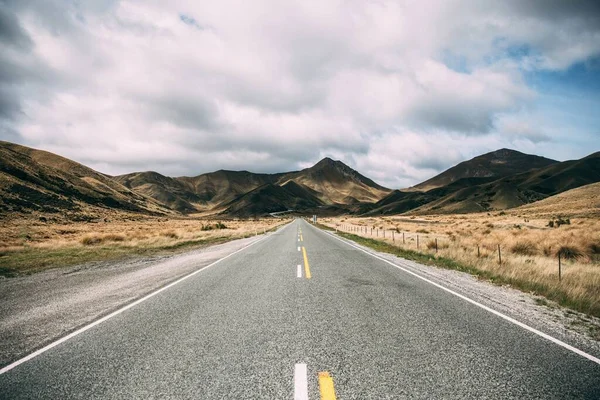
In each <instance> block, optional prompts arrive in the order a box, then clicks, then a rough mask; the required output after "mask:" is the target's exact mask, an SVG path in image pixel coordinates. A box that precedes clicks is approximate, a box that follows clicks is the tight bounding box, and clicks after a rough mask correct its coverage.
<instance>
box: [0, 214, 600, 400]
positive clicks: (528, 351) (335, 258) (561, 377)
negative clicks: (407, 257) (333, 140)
mask: <svg viewBox="0 0 600 400" xmlns="http://www.w3.org/2000/svg"><path fill="white" fill-rule="evenodd" d="M0 397H1V398H6V399H9V398H10V399H21V398H23V399H25V398H27V399H31V398H36V399H70V398H82V399H95V398H98V399H106V398H113V399H136V398H139V399H150V398H160V399H170V398H173V399H180V398H186V399H187V398H189V399H293V398H297V399H303V400H304V399H306V398H309V399H321V398H322V399H333V398H337V399H403V398H423V399H441V398H455V399H471V398H472V399H481V398H499V399H506V398H518V399H523V398H543V399H566V398H590V399H591V398H596V399H597V398H600V365H599V364H597V363H596V362H594V361H593V360H590V359H587V358H585V357H583V356H581V355H580V354H576V353H575V352H573V351H571V350H569V349H567V348H565V347H562V346H560V345H557V344H556V343H553V342H551V341H549V340H547V339H545V338H543V337H540V336H539V335H536V334H535V333H532V332H531V331H529V330H527V329H524V328H523V327H521V326H518V325H516V324H514V323H511V322H510V321H507V320H506V319H503V318H501V317H499V316H498V315H495V314H493V313H491V312H489V311H488V310H485V309H483V308H481V307H478V306H477V305H475V304H472V303H470V302H468V301H465V299H462V298H460V297H458V296H456V295H454V294H452V293H450V292H448V291H446V290H443V289H441V288H439V287H437V286H435V285H432V284H431V283H429V282H426V281H424V280H422V279H419V278H418V277H416V276H414V275H411V274H409V273H407V272H405V271H403V270H401V269H398V268H395V267H394V266H392V265H390V264H388V263H385V262H383V261H382V260H379V259H377V258H375V257H373V256H371V255H369V254H367V253H365V252H364V251H361V250H359V249H357V248H355V247H352V246H350V245H349V244H347V243H345V242H343V241H341V240H339V239H337V238H335V237H333V236H332V235H331V234H329V233H327V232H324V231H321V230H319V229H317V228H315V227H313V226H311V225H310V224H308V223H307V222H305V221H303V220H295V221H294V222H293V223H291V224H289V225H287V226H285V227H284V228H282V229H280V230H279V231H277V232H276V233H273V234H270V235H268V236H266V237H265V239H264V240H261V241H259V242H256V243H254V244H252V245H251V246H249V247H247V248H245V249H243V250H242V251H239V252H236V253H235V254H233V255H231V256H229V257H228V258H226V259H224V260H222V261H220V262H218V263H216V264H214V265H211V266H209V267H207V268H205V269H203V270H200V272H199V273H196V274H194V275H193V276H189V277H187V278H186V279H183V280H181V281H178V282H176V283H175V284H172V285H171V286H169V287H166V288H164V289H163V290H161V291H160V292H158V293H155V294H153V295H151V296H149V297H148V298H146V299H142V300H141V301H139V302H138V303H136V304H132V305H130V306H129V307H128V308H126V309H124V310H120V311H118V312H116V313H115V314H114V315H111V316H109V317H108V318H105V320H102V321H100V322H99V323H97V324H96V325H94V326H92V327H90V328H89V329H84V331H82V332H81V333H78V334H75V335H73V337H70V338H68V339H67V340H64V342H62V343H59V344H57V345H55V346H53V347H51V348H49V349H48V350H47V351H45V352H43V353H41V354H39V355H37V356H35V357H33V358H31V359H29V360H27V361H25V362H23V363H21V364H19V365H17V366H15V367H14V368H11V369H9V370H8V371H5V372H4V373H3V374H2V375H0Z"/></svg>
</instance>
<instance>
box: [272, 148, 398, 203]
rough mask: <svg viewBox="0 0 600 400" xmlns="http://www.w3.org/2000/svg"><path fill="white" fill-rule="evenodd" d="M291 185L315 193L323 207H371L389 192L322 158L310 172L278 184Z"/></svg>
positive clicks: (289, 175)
mask: <svg viewBox="0 0 600 400" xmlns="http://www.w3.org/2000/svg"><path fill="white" fill-rule="evenodd" d="M289 181H294V182H296V183H298V184H301V185H303V186H306V187H308V188H310V189H312V190H314V191H315V192H317V193H318V195H317V197H319V198H320V199H321V200H322V201H323V202H324V203H325V204H343V205H348V204H354V203H363V202H366V203H371V202H376V201H379V200H381V199H382V198H383V197H385V196H386V195H388V194H389V193H390V189H387V188H385V187H383V186H380V185H378V184H377V183H375V182H373V181H372V180H371V179H369V178H367V177H365V176H363V175H361V174H359V173H358V172H356V171H355V170H353V169H352V168H350V167H348V166H347V165H346V164H344V163H343V162H341V161H334V160H332V159H331V158H324V159H322V160H321V161H319V162H318V163H317V164H315V165H314V166H312V167H310V168H306V169H303V170H302V171H299V172H293V173H288V174H285V175H284V176H283V177H282V178H281V179H280V180H279V183H280V184H281V183H286V182H289Z"/></svg>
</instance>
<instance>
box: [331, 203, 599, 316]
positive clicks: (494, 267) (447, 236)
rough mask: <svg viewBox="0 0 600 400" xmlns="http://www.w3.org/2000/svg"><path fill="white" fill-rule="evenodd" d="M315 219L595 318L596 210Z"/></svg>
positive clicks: (377, 245)
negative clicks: (574, 213) (587, 213)
mask: <svg viewBox="0 0 600 400" xmlns="http://www.w3.org/2000/svg"><path fill="white" fill-rule="evenodd" d="M557 221H559V223H557ZM321 223H322V224H324V225H326V226H328V227H329V228H333V229H337V230H338V232H339V233H340V234H341V235H342V236H345V237H347V238H349V239H352V240H355V241H357V242H358V243H361V244H363V245H366V246H369V247H371V248H373V249H375V250H378V251H383V252H387V253H392V254H395V255H398V256H399V257H403V258H406V259H410V260H414V261H417V262H420V263H423V264H428V265H435V266H438V267H442V268H448V269H454V270H459V271H463V272H467V273H470V274H472V275H475V276H478V277H480V278H481V279H486V280H489V281H492V282H494V283H496V284H501V285H510V286H513V287H515V288H518V289H521V290H523V291H526V292H532V293H535V294H537V295H541V296H544V297H546V298H547V299H549V300H552V301H555V302H556V303H558V304H560V305H563V306H566V307H569V308H571V309H574V310H577V311H581V312H584V313H587V314H589V315H593V316H596V317H600V219H599V218H598V217H597V216H596V215H592V216H589V217H585V216H581V215H580V216H578V217H577V218H572V217H569V216H565V215H558V214H557V215H550V216H549V215H537V216H535V215H533V216H529V215H524V214H520V213H516V212H511V213H507V212H497V213H485V214H468V215H439V216H419V217H416V216H412V217H410V216H408V217H407V216H397V217H378V218H351V217H342V218H327V219H322V220H321ZM384 234H385V237H384ZM559 255H560V264H561V274H560V280H559Z"/></svg>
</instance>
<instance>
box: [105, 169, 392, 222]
mask: <svg viewBox="0 0 600 400" xmlns="http://www.w3.org/2000/svg"><path fill="white" fill-rule="evenodd" d="M115 179H116V180H117V181H119V182H120V183H122V184H124V185H125V186H127V187H128V188H131V189H132V190H135V191H139V192H140V193H143V194H144V195H147V196H150V197H152V198H154V199H156V200H157V201H160V202H161V203H164V204H166V205H168V206H169V207H171V208H174V209H176V210H178V211H180V212H182V213H192V212H196V211H206V210H211V211H215V212H222V211H223V210H225V209H229V210H230V212H232V213H234V214H236V215H237V214H239V211H240V210H238V209H237V208H236V207H241V206H239V204H243V203H244V202H247V201H248V197H247V196H246V194H250V193H253V194H256V193H255V192H253V191H255V190H258V189H260V190H263V191H265V190H266V191H267V192H268V191H269V190H274V189H272V188H271V186H279V187H287V189H288V191H289V190H291V191H292V192H294V191H296V192H297V194H298V196H300V198H301V199H305V200H306V202H296V203H295V204H296V207H294V208H295V209H296V208H298V207H300V208H306V207H308V205H309V204H310V207H312V206H314V205H316V204H315V203H314V201H315V198H316V199H318V200H319V202H318V205H334V206H351V205H353V204H358V203H362V202H373V201H377V200H379V199H381V198H382V197H384V196H385V195H387V194H388V193H389V192H390V190H389V189H386V188H384V187H382V186H380V185H378V184H377V183H375V182H373V181H372V180H371V179H369V178H366V177H365V176H363V175H361V174H359V173H358V172H356V171H355V170H353V169H352V168H350V167H348V166H347V165H346V164H344V163H342V162H341V161H334V160H332V159H330V158H324V159H323V160H321V161H319V162H318V163H317V164H315V165H314V166H313V167H310V168H306V169H303V170H302V171H295V172H286V173H277V174H258V173H252V172H248V171H226V170H219V171H216V172H210V173H206V174H202V175H198V176H195V177H178V178H169V177H165V176H163V175H160V174H157V173H156V172H137V173H133V174H127V175H121V176H117V177H115ZM290 183H294V184H295V185H296V186H288V185H289V184H290ZM265 185H267V186H266V187H267V189H266V188H265ZM268 185H271V186H268ZM269 188H270V189H269ZM298 188H301V189H302V191H301V192H299V191H298V190H299V189H298ZM263 194H264V193H263ZM271 194H273V193H270V194H268V195H266V197H265V198H268V199H270V200H268V201H266V200H265V201H266V203H265V204H267V205H269V206H265V207H263V210H262V211H263V214H264V213H268V212H273V211H267V210H271V208H272V207H271V205H273V206H274V205H276V204H279V205H282V204H292V203H293V202H290V201H289V200H286V201H284V202H282V203H277V202H275V201H274V199H275V198H280V197H281V196H284V195H283V194H282V192H281V191H277V194H273V196H274V198H271ZM288 194H289V193H286V194H285V196H287V195H288ZM285 196H284V197H285ZM254 198H255V199H262V197H260V196H258V197H254ZM234 200H239V203H238V206H235V207H233V204H234V203H233V202H234ZM257 201H258V200H257ZM303 204H304V205H303ZM232 207H233V208H232ZM259 208H260V207H258V208H256V209H254V208H253V214H252V215H257V214H256V213H257V212H258V209H259ZM350 208H351V207H350ZM279 211H281V210H279Z"/></svg>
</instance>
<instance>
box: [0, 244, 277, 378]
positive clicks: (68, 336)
mask: <svg viewBox="0 0 600 400" xmlns="http://www.w3.org/2000/svg"><path fill="white" fill-rule="evenodd" d="M268 237H270V236H265V237H263V238H261V239H258V240H257V241H255V242H253V243H250V244H249V245H247V246H244V247H242V248H241V249H238V250H236V251H234V252H233V253H230V254H228V255H226V256H225V257H223V258H220V259H218V260H217V261H214V262H213V263H211V264H209V265H207V266H206V267H203V268H201V269H198V270H196V271H194V272H191V273H189V274H187V275H185V276H183V277H181V278H179V279H177V280H176V281H175V282H171V283H169V284H168V285H167V286H163V287H162V288H160V289H157V290H155V291H154V292H152V293H150V294H147V295H146V296H144V297H142V298H141V299H138V300H136V301H134V302H133V303H130V304H128V305H126V306H124V307H121V308H119V309H118V310H116V311H113V312H112V313H110V314H108V315H106V316H104V317H102V318H100V319H98V320H96V321H94V322H92V323H91V324H89V325H86V326H84V327H83V328H80V329H78V330H76V331H75V332H72V333H70V334H68V335H67V336H64V337H62V338H60V339H58V340H57V341H55V342H52V343H50V344H49V345H47V346H45V347H42V348H41V349H39V350H37V351H35V352H33V353H31V354H29V355H28V356H25V357H23V358H21V359H19V360H17V361H15V362H13V363H12V364H9V365H7V366H6V367H4V368H2V369H0V375H2V374H4V373H6V372H8V371H10V370H11V369H13V368H15V367H17V366H19V365H21V364H23V363H24V362H27V361H29V360H31V359H33V358H35V357H37V356H39V355H40V354H43V353H45V352H47V351H48V350H50V349H52V348H54V347H56V346H58V345H59V344H62V343H64V342H66V341H67V340H69V339H72V338H74V337H75V336H77V335H79V334H81V333H83V332H85V331H87V330H89V329H91V328H93V327H95V326H96V325H100V324H101V323H103V322H104V321H107V320H109V319H111V318H112V317H115V316H117V315H119V314H121V313H122V312H124V311H127V310H129V309H130V308H132V307H135V306H137V305H138V304H140V303H142V302H144V301H146V300H148V299H150V298H152V297H154V296H156V295H157V294H159V293H161V292H164V291H165V290H167V289H169V288H170V287H172V286H175V285H177V284H178V283H181V282H183V281H185V280H186V279H188V278H191V277H192V276H194V275H196V274H198V273H200V272H202V271H206V270H207V269H209V268H210V267H212V266H214V265H216V264H218V263H220V262H221V261H223V260H226V259H228V258H229V257H231V256H233V255H235V254H237V253H239V252H241V251H244V250H246V249H247V248H248V247H250V246H254V245H255V244H257V243H260V242H262V241H263V240H265V239H267V238H268Z"/></svg>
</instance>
